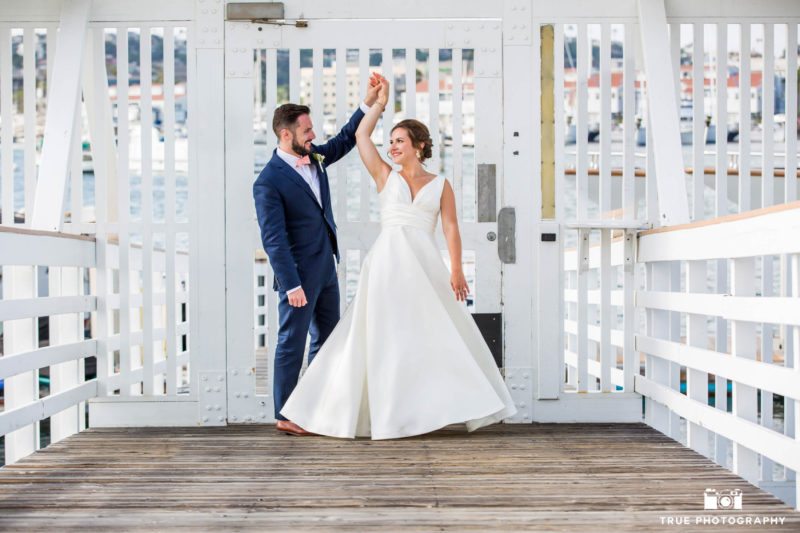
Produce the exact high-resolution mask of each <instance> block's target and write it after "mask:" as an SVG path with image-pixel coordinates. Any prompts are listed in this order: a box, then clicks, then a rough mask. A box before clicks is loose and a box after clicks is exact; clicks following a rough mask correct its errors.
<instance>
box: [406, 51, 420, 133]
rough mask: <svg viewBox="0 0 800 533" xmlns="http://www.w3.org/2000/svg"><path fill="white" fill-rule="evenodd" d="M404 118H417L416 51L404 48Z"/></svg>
mask: <svg viewBox="0 0 800 533" xmlns="http://www.w3.org/2000/svg"><path fill="white" fill-rule="evenodd" d="M405 96H406V108H405V117H406V118H417V49H416V48H406V95H405Z"/></svg>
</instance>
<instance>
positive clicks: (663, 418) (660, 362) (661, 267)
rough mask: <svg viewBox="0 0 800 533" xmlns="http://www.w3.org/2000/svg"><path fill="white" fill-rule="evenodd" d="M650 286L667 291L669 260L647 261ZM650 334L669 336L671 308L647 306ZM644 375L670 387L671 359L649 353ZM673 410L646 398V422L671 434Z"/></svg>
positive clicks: (651, 335)
mask: <svg viewBox="0 0 800 533" xmlns="http://www.w3.org/2000/svg"><path fill="white" fill-rule="evenodd" d="M647 270H648V272H647V290H648V291H666V290H669V286H670V263H669V262H665V261H660V262H653V263H648V265H647ZM647 330H648V331H647V334H648V335H649V336H650V337H652V338H656V339H668V338H669V312H668V311H663V310H659V309H648V310H647ZM645 376H646V377H647V378H648V379H650V380H652V381H654V382H656V383H658V384H660V385H664V386H667V387H669V386H670V382H669V363H668V362H667V361H665V360H664V359H662V358H660V357H656V356H653V355H650V354H647V356H646V358H645ZM669 418H670V412H669V409H668V408H667V406H665V405H663V404H661V403H658V402H655V401H653V400H651V399H650V398H646V399H645V422H646V423H647V424H649V425H651V426H653V427H654V428H655V429H657V430H658V431H660V432H662V433H664V434H666V435H669V434H670V433H669V431H670V423H669Z"/></svg>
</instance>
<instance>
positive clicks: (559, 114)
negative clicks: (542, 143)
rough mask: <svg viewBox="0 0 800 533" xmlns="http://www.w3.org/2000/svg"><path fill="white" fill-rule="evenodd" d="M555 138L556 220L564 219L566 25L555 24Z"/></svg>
mask: <svg viewBox="0 0 800 533" xmlns="http://www.w3.org/2000/svg"><path fill="white" fill-rule="evenodd" d="M553 30H554V31H553V122H554V124H553V139H554V142H555V154H554V155H555V158H554V159H555V161H554V162H555V165H554V166H555V169H554V170H555V199H556V220H558V221H559V222H562V221H563V220H564V207H565V205H564V204H565V203H566V202H565V201H564V199H563V198H564V194H565V193H566V183H565V181H566V178H565V176H564V129H565V121H564V25H563V24H554V25H553Z"/></svg>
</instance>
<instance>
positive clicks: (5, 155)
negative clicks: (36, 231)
mask: <svg viewBox="0 0 800 533" xmlns="http://www.w3.org/2000/svg"><path fill="white" fill-rule="evenodd" d="M12 81H13V74H12V70H11V30H10V29H9V28H8V27H2V28H0V115H2V117H0V118H1V119H2V120H0V127H2V131H0V142H2V145H0V159H2V172H1V174H2V184H1V185H0V186H1V187H2V190H0V196H2V202H3V205H2V217H3V220H2V222H3V225H4V226H12V225H14V109H13V104H14V101H13V95H12V92H11V87H12Z"/></svg>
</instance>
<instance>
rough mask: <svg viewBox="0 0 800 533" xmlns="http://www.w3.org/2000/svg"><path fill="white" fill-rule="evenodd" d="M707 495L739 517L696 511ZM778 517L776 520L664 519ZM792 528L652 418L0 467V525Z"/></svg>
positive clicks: (196, 437) (213, 444)
mask: <svg viewBox="0 0 800 533" xmlns="http://www.w3.org/2000/svg"><path fill="white" fill-rule="evenodd" d="M706 488H715V489H718V490H722V489H736V488H740V489H742V491H743V493H744V498H743V501H744V509H743V511H736V512H734V511H703V491H704V490H705V489H706ZM698 515H713V516H717V517H731V516H736V515H749V516H755V517H761V518H763V517H766V516H783V517H785V522H784V524H783V525H782V526H774V525H773V526H767V527H765V526H752V527H747V526H720V525H717V526H709V525H705V526H704V525H697V526H695V525H688V526H687V525H683V526H675V525H672V526H668V525H666V524H665V525H662V523H661V518H660V517H662V516H663V517H666V516H672V517H675V516H679V517H689V518H690V519H691V520H692V521H693V520H694V517H695V516H698ZM78 528H79V529H81V530H92V529H94V530H111V529H113V530H147V531H153V530H172V529H180V528H183V529H185V530H193V531H197V530H205V529H212V528H215V529H219V530H224V531H230V530H240V529H256V530H266V529H270V530H280V531H285V530H288V529H290V528H295V529H296V530H297V531H307V530H337V529H345V528H346V529H349V530H357V531H369V530H378V529H385V530H391V531H400V530H403V531H450V530H452V531H456V530H457V531H463V530H474V531H487V530H504V531H505V530H551V531H552V530H563V531H567V530H570V531H584V532H594V531H652V530H664V531H675V532H677V531H680V532H684V531H709V530H717V531H720V530H723V529H724V530H728V529H735V530H736V531H749V530H754V531H755V530H757V531H774V530H783V531H799V530H800V513H797V512H794V511H793V510H791V509H790V508H789V507H787V506H786V505H783V504H782V503H781V502H780V501H778V500H777V499H775V498H774V497H773V496H771V495H769V494H767V493H766V492H764V491H761V490H759V489H758V488H756V487H753V486H752V485H749V484H748V483H746V482H745V481H743V480H742V479H740V478H738V477H737V476H735V475H733V474H731V473H729V472H728V471H726V470H724V469H723V468H721V467H719V466H716V465H715V464H714V463H712V462H711V461H709V460H707V459H706V458H704V457H702V456H700V455H698V454H697V453H695V452H694V451H692V450H690V449H688V448H685V447H683V446H682V445H681V444H679V443H677V442H675V441H673V440H671V439H669V438H668V437H666V436H664V435H662V434H661V433H658V432H656V431H655V430H653V429H651V428H649V427H648V426H645V425H643V424H613V425H608V424H533V425H497V426H493V427H490V428H484V429H483V430H480V431H477V432H475V433H472V434H467V433H465V431H464V430H463V429H461V428H460V427H451V428H447V429H444V430H441V431H438V432H436V433H433V434H430V435H426V436H421V437H415V438H409V439H401V440H393V441H371V440H366V439H359V440H355V441H348V440H337V439H329V438H324V437H290V436H288V435H284V434H281V433H277V432H276V431H275V430H274V428H273V427H272V426H231V427H227V428H169V429H161V428H158V429H156V428H149V429H125V430H119V429H114V430H110V429H92V430H88V431H85V432H83V433H80V434H78V435H75V436H73V437H71V438H69V439H66V440H65V441H62V442H60V443H57V444H54V445H52V446H50V447H48V448H46V449H45V450H42V451H40V452H37V453H35V454H34V455H32V456H30V457H29V458H27V459H25V460H23V461H21V462H19V463H17V464H14V465H11V466H7V467H5V468H2V469H0V529H1V530H12V531H21V530H25V531H30V530H48V531H53V530H64V529H78Z"/></svg>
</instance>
